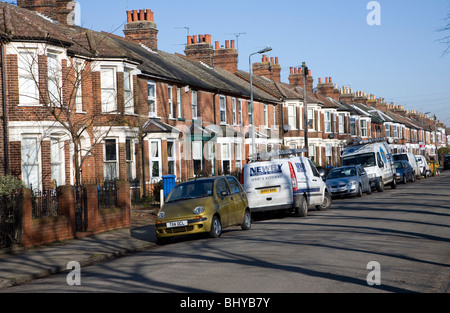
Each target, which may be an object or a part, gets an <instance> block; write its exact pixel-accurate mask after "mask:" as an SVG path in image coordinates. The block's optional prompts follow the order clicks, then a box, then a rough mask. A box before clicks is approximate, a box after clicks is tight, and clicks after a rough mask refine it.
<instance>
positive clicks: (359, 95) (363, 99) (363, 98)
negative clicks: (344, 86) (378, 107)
mask: <svg viewBox="0 0 450 313" xmlns="http://www.w3.org/2000/svg"><path fill="white" fill-rule="evenodd" d="M354 100H355V102H357V103H362V104H364V105H367V103H368V100H369V99H368V98H367V94H366V93H365V92H363V91H357V92H356V94H355V99H354Z"/></svg>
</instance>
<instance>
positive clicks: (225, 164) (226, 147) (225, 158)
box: [222, 143, 231, 174]
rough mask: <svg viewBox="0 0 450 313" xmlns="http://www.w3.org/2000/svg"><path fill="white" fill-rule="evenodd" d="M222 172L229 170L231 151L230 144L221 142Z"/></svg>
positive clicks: (225, 172) (227, 172) (226, 172)
mask: <svg viewBox="0 0 450 313" xmlns="http://www.w3.org/2000/svg"><path fill="white" fill-rule="evenodd" d="M222 172H223V173H224V174H229V173H230V172H231V151H230V144H229V143H223V144H222Z"/></svg>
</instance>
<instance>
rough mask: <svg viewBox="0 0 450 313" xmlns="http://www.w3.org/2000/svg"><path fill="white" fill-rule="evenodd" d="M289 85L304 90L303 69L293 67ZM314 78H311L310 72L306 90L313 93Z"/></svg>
mask: <svg viewBox="0 0 450 313" xmlns="http://www.w3.org/2000/svg"><path fill="white" fill-rule="evenodd" d="M289 84H290V85H292V86H295V87H300V88H303V70H302V68H301V67H291V74H290V75H289ZM313 85H314V78H313V77H312V76H311V70H308V76H307V77H306V90H307V91H308V92H313V87H314V86H313Z"/></svg>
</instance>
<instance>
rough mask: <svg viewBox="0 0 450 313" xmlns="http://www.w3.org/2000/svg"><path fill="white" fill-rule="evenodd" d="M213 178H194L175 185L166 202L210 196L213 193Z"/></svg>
mask: <svg viewBox="0 0 450 313" xmlns="http://www.w3.org/2000/svg"><path fill="white" fill-rule="evenodd" d="M213 186H214V180H213V179H206V180H195V181H191V182H186V183H182V184H179V185H177V186H176V187H175V188H174V189H173V190H172V192H171V193H170V194H169V196H168V197H167V200H166V202H174V201H180V200H187V199H197V198H204V197H210V196H212V194H213Z"/></svg>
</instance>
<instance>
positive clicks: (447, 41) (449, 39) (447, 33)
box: [438, 13, 450, 56]
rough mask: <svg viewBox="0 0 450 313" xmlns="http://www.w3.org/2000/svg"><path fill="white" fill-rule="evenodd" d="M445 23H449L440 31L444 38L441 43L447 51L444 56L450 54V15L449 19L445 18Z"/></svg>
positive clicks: (449, 14) (440, 39) (440, 40)
mask: <svg viewBox="0 0 450 313" xmlns="http://www.w3.org/2000/svg"><path fill="white" fill-rule="evenodd" d="M444 21H445V22H446V23H447V24H446V25H445V26H444V27H443V28H441V29H439V30H438V31H439V32H441V33H443V34H444V36H443V37H442V38H439V40H438V41H439V42H440V43H442V44H444V45H445V50H444V52H443V53H442V55H443V56H444V55H446V54H448V53H450V13H448V14H447V17H446V18H444Z"/></svg>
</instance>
